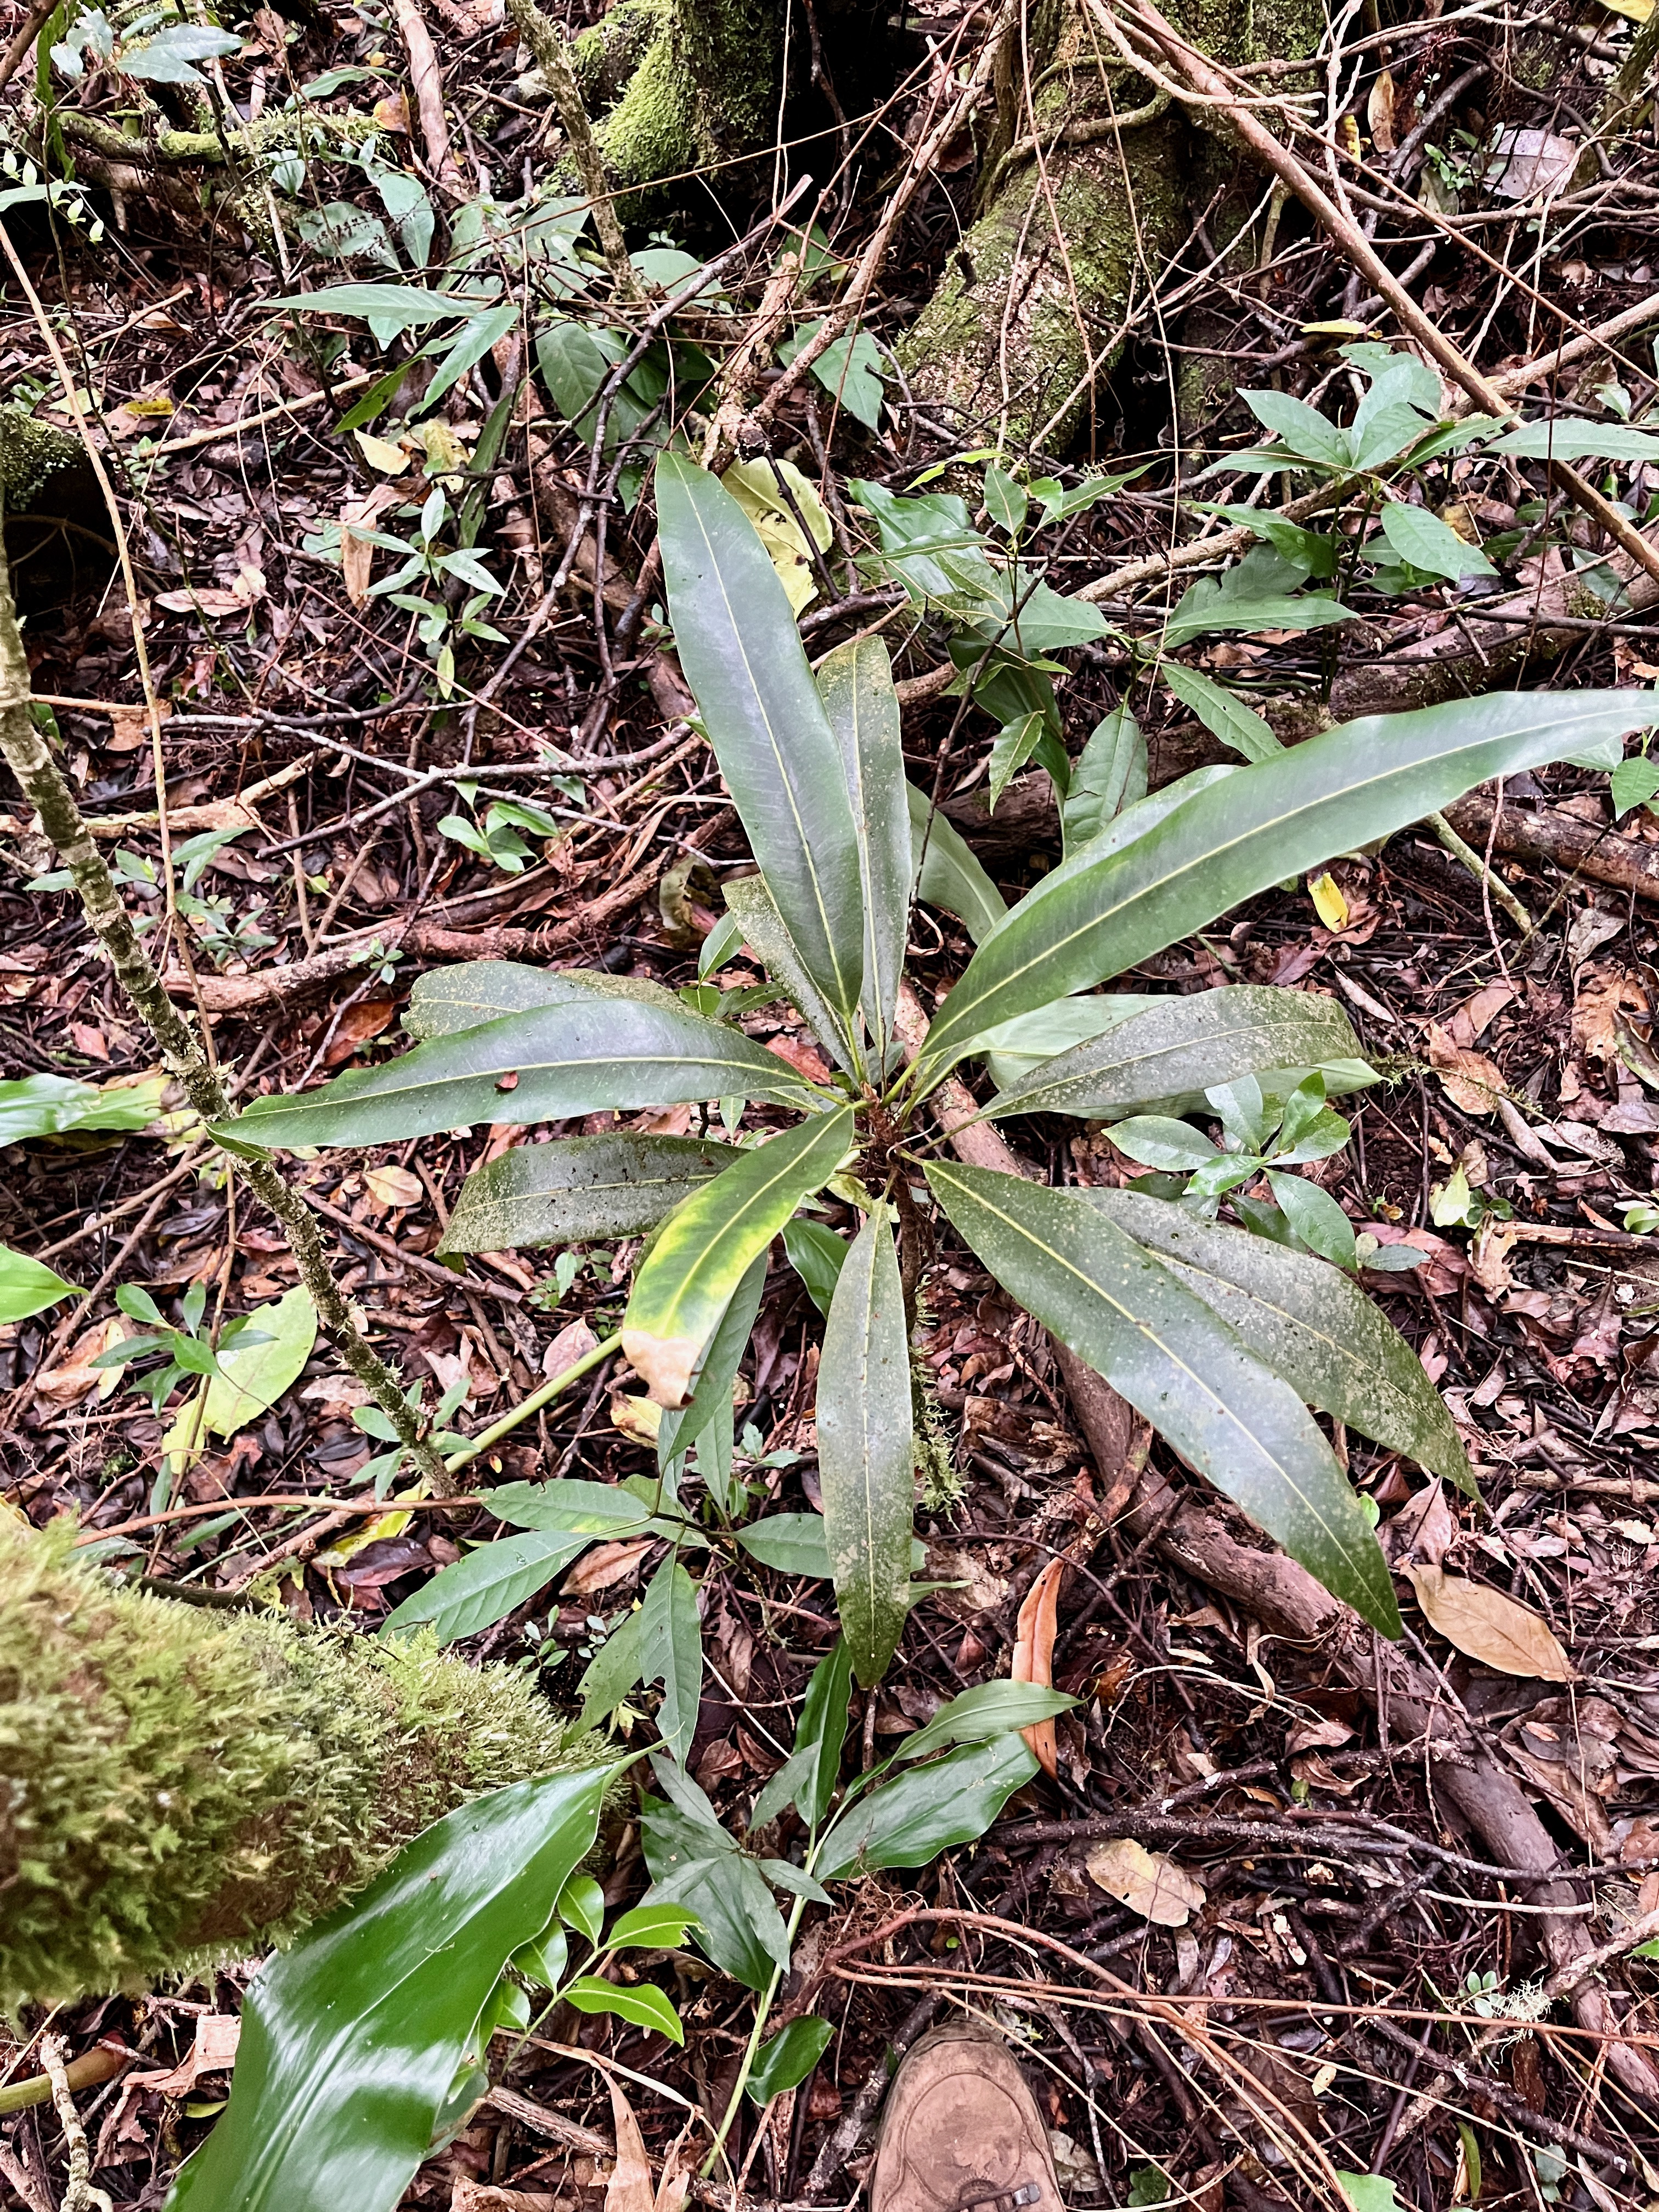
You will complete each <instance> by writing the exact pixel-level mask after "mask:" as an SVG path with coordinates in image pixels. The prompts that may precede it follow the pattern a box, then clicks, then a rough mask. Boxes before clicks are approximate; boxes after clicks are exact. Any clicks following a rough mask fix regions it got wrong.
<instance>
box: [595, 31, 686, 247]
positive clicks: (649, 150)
mask: <svg viewBox="0 0 1659 2212" xmlns="http://www.w3.org/2000/svg"><path fill="white" fill-rule="evenodd" d="M593 135H594V137H595V138H596V139H597V140H598V142H599V154H600V156H601V158H602V160H603V161H604V162H605V173H606V175H607V176H611V177H613V178H615V179H616V181H617V184H618V185H622V186H623V187H625V188H626V187H638V186H641V185H652V184H654V183H655V182H656V181H657V179H659V177H672V176H678V175H681V174H683V173H684V172H685V171H686V170H688V169H690V168H694V167H696V163H697V161H698V160H699V159H700V158H701V156H700V155H699V152H698V137H697V113H696V88H695V87H694V86H693V85H692V83H691V82H690V79H689V78H688V77H687V76H686V74H685V71H684V68H683V67H682V66H681V64H680V61H679V58H678V55H677V53H676V52H675V47H674V40H673V37H672V34H671V33H669V32H667V31H665V32H663V33H660V35H659V37H657V38H656V39H655V40H653V42H652V44H651V46H649V47H648V48H647V52H646V54H645V56H644V58H643V59H642V60H641V63H640V65H639V67H638V68H637V69H636V70H635V72H634V75H633V76H632V77H631V78H630V80H629V86H628V89H627V91H626V92H624V93H623V96H622V98H621V99H620V100H618V101H617V105H616V106H614V107H613V108H612V109H611V112H610V113H609V114H608V115H607V116H605V118H604V119H603V120H602V121H601V122H600V123H599V124H598V125H596V126H595V129H594V133H593ZM621 212H622V213H623V216H624V218H627V217H629V216H634V215H636V214H637V213H638V212H639V210H638V209H637V207H634V206H629V205H628V204H624V206H623V209H622V210H621Z"/></svg>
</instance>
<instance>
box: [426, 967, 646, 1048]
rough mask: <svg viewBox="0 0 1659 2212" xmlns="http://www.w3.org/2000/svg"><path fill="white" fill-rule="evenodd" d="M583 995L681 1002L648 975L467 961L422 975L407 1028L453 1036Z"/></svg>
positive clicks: (564, 1004) (580, 998)
mask: <svg viewBox="0 0 1659 2212" xmlns="http://www.w3.org/2000/svg"><path fill="white" fill-rule="evenodd" d="M582 999H590V1000H591V999H639V1000H643V1001H645V1002H646V1003H647V1004H648V1005H652V1006H670V1007H673V1006H678V1005H679V1003H680V1002H679V1000H678V999H677V998H676V997H675V996H674V994H673V993H672V992H671V991H670V990H668V989H666V988H665V987H664V986H663V985H662V984H660V983H653V982H652V981H651V980H650V978H649V977H648V976H645V975H601V974H600V973H599V970H598V969H592V968H532V967H529V966H527V965H526V963H525V962H523V961H522V960H462V961H458V962H457V963H456V964H455V966H454V967H453V968H435V969H432V970H431V972H430V973H429V974H428V975H417V976H416V979H415V987H414V989H413V990H412V991H411V992H410V994H409V1006H408V1008H407V1010H406V1012H404V1029H405V1030H408V1032H409V1034H410V1036H412V1037H416V1038H419V1039H421V1040H422V1042H424V1040H425V1039H426V1038H428V1037H435V1036H453V1035H454V1034H455V1032H456V1030H476V1029H477V1028H478V1027H479V1026H480V1025H481V1024H483V1023H484V1022H493V1021H498V1020H499V1019H500V1018H501V1016H502V1015H503V1014H523V1013H528V1012H530V1010H531V1008H532V1007H533V1006H568V1005H569V1004H570V1003H571V1002H572V1000H582Z"/></svg>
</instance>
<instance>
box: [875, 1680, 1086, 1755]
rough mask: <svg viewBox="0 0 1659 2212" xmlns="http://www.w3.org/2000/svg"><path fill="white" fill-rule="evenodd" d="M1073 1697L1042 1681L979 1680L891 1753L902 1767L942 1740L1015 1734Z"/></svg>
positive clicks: (940, 1747) (1071, 1701) (1044, 1718)
mask: <svg viewBox="0 0 1659 2212" xmlns="http://www.w3.org/2000/svg"><path fill="white" fill-rule="evenodd" d="M1076 1703H1077V1699H1075V1698H1073V1697H1068V1696H1067V1694H1066V1692H1065V1691H1064V1690H1056V1689H1053V1688H1051V1687H1049V1686H1048V1684H1047V1683H1042V1682H981V1683H980V1684H979V1685H978V1686H977V1687H976V1688H975V1689H972V1690H963V1691H960V1692H958V1693H957V1696H955V1697H954V1698H952V1699H951V1701H950V1703H949V1704H948V1705H941V1706H940V1708H939V1711H938V1712H936V1713H935V1714H934V1715H933V1719H932V1720H930V1721H929V1722H928V1723H927V1727H926V1728H921V1729H917V1730H916V1732H915V1735H907V1736H906V1737H905V1739H904V1741H903V1742H902V1743H901V1744H900V1746H899V1747H898V1749H897V1750H896V1752H895V1753H893V1758H894V1759H895V1761H896V1763H898V1764H901V1765H902V1764H903V1763H905V1762H906V1761H908V1760H909V1759H924V1758H926V1757H927V1753H929V1752H934V1751H942V1750H944V1748H945V1745H946V1744H952V1743H988V1742H989V1741H991V1739H992V1737H993V1736H999V1735H1010V1734H1013V1735H1018V1733H1019V1732H1020V1730H1021V1729H1027V1728H1030V1727H1031V1726H1033V1725H1034V1723H1036V1722H1038V1721H1048V1720H1052V1719H1053V1718H1054V1715H1055V1714H1056V1713H1063V1712H1065V1711H1066V1709H1067V1708H1068V1707H1069V1706H1072V1705H1076Z"/></svg>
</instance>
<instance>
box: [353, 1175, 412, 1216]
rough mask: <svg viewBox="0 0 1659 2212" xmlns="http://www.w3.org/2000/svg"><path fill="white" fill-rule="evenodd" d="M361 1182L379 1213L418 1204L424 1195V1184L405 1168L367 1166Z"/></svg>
mask: <svg viewBox="0 0 1659 2212" xmlns="http://www.w3.org/2000/svg"><path fill="white" fill-rule="evenodd" d="M363 1182H364V1184H365V1186H366V1187H367V1188H368V1194H369V1196H370V1197H371V1198H372V1199H373V1200H374V1205H375V1209H376V1211H377V1212H381V1213H386V1212H390V1211H392V1209H393V1208H394V1207H395V1208H398V1209H401V1208H402V1207H404V1206H418V1205H419V1204H420V1202H421V1200H422V1199H423V1198H424V1197H425V1196H426V1186H425V1184H424V1183H423V1182H422V1181H421V1178H420V1177H419V1176H416V1175H411V1174H410V1171H409V1170H408V1169H407V1168H394V1167H386V1168H368V1169H367V1170H365V1171H364V1175H363Z"/></svg>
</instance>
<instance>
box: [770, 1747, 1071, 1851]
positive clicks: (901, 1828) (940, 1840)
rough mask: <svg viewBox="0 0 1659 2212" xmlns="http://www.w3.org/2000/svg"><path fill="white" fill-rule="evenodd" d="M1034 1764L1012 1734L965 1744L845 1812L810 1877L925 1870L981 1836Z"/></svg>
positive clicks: (911, 1769) (914, 1768)
mask: <svg viewBox="0 0 1659 2212" xmlns="http://www.w3.org/2000/svg"><path fill="white" fill-rule="evenodd" d="M1036 1771H1037V1763H1036V1759H1033V1758H1032V1756H1031V1754H1030V1752H1029V1751H1028V1750H1027V1749H1026V1748H1025V1746H1024V1743H1023V1742H1022V1741H1021V1740H1020V1738H1019V1737H1018V1735H999V1736H994V1737H993V1738H992V1740H991V1741H989V1742H988V1743H975V1744H969V1746H968V1747H966V1748H965V1749H964V1750H962V1751H954V1752H952V1753H951V1756H950V1757H949V1758H948V1759H939V1761H938V1762H937V1763H936V1764H935V1765H932V1766H912V1767H907V1768H906V1770H905V1771H904V1772H903V1773H902V1774H901V1775H900V1776H899V1777H898V1778H897V1779H896V1780H895V1781H892V1782H889V1783H887V1784H885V1785H884V1787H883V1788H881V1789H879V1790H872V1792H871V1793H870V1794H869V1796H866V1797H862V1798H860V1799H858V1800H857V1801H856V1802H854V1803H853V1804H852V1805H850V1806H848V1808H847V1809H846V1810H845V1811H844V1812H843V1813H842V1815H841V1817H840V1818H839V1819H838V1820H836V1824H835V1826H834V1827H832V1828H831V1829H830V1831H829V1835H828V1836H827V1837H826V1838H824V1843H823V1850H821V1851H820V1852H819V1854H818V1857H817V1861H816V1862H815V1865H814V1871H815V1873H816V1874H817V1876H818V1878H819V1880H820V1881H842V1880H843V1879H844V1878H845V1877H846V1876H847V1875H850V1874H853V1873H855V1872H858V1871H860V1870H861V1869H864V1868H866V1867H912V1866H926V1865H927V1863H928V1862H929V1861H930V1860H932V1859H935V1858H937V1857H939V1853H940V1852H941V1851H948V1850H951V1849H953V1848H954V1846H955V1845H957V1844H971V1843H973V1842H975V1840H976V1839H977V1838H979V1837H981V1836H982V1835H983V1834H984V1833H985V1831H986V1830H987V1828H988V1827H989V1826H990V1825H991V1823H992V1821H993V1820H995V1818H996V1816H997V1814H999V1813H1000V1811H1001V1810H1002V1808H1003V1807H1004V1805H1006V1803H1007V1802H1008V1800H1009V1798H1010V1797H1012V1796H1013V1794H1014V1792H1015V1790H1018V1789H1019V1788H1020V1787H1021V1786H1022V1785H1023V1784H1025V1783H1027V1782H1029V1781H1030V1778H1031V1777H1032V1776H1033V1775H1034V1774H1035V1773H1036Z"/></svg>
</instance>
